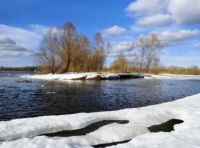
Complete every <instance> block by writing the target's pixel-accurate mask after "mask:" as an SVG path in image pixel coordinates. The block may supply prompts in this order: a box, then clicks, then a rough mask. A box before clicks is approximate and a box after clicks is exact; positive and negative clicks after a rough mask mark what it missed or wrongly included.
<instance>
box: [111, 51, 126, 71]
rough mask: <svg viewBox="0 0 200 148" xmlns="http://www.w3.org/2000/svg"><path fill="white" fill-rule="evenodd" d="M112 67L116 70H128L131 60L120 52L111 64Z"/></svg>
mask: <svg viewBox="0 0 200 148" xmlns="http://www.w3.org/2000/svg"><path fill="white" fill-rule="evenodd" d="M110 69H111V70H114V71H115V72H128V70H129V61H128V59H127V58H126V57H125V56H124V54H123V53H120V54H119V55H118V56H117V57H116V59H115V60H114V61H113V63H112V64H111V68H110Z"/></svg>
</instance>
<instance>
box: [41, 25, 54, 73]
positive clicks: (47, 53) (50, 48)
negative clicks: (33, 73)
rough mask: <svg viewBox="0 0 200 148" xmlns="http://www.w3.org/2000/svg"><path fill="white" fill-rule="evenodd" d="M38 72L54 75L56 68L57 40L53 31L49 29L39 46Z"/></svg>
mask: <svg viewBox="0 0 200 148" xmlns="http://www.w3.org/2000/svg"><path fill="white" fill-rule="evenodd" d="M38 58H39V65H40V66H39V69H38V70H39V71H40V72H42V73H48V72H51V73H53V74H54V73H55V72H56V67H57V40H56V35H55V33H54V31H53V29H49V31H48V32H47V34H46V35H45V36H44V37H43V40H42V42H41V44H40V51H39V53H38Z"/></svg>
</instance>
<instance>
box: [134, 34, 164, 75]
mask: <svg viewBox="0 0 200 148" xmlns="http://www.w3.org/2000/svg"><path fill="white" fill-rule="evenodd" d="M161 48H162V46H161V43H160V40H159V39H158V37H157V35H156V34H150V35H149V36H146V37H142V38H140V39H139V40H137V41H136V42H135V43H134V55H135V58H134V60H136V61H137V63H138V66H139V68H140V69H141V70H145V71H146V72H148V71H149V68H150V67H151V66H152V65H153V64H155V65H156V64H158V62H159V58H160V57H159V56H160V49H161Z"/></svg>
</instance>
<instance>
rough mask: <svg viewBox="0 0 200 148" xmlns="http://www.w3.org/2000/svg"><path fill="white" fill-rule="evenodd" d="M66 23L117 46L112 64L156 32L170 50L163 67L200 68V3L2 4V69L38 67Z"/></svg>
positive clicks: (52, 0)
mask: <svg viewBox="0 0 200 148" xmlns="http://www.w3.org/2000/svg"><path fill="white" fill-rule="evenodd" d="M194 4H195V5H194ZM183 10H184V11H183ZM67 21H71V22H73V23H74V25H75V26H76V28H77V30H78V31H79V32H80V33H81V34H86V35H88V36H89V37H92V35H93V34H94V33H95V32H97V31H99V32H101V33H102V34H103V36H104V37H105V39H107V40H109V41H110V42H111V43H112V44H113V45H112V46H113V49H112V53H111V55H110V56H109V58H108V60H107V63H110V62H111V61H112V57H113V56H114V55H116V54H117V53H118V52H121V51H123V52H125V53H127V54H130V52H131V51H130V47H131V45H132V43H133V41H134V40H136V39H137V38H138V37H140V36H145V35H148V34H150V33H152V32H154V33H157V34H158V37H159V38H160V39H161V41H162V42H163V43H164V44H165V45H166V46H165V48H163V49H162V54H161V62H162V64H164V65H167V66H170V65H178V66H191V65H198V66H200V0H59V1H57V0H1V5H0V66H27V65H34V64H36V59H35V58H34V57H33V54H34V53H35V52H37V51H38V46H39V43H40V41H41V39H42V36H43V34H44V33H45V32H46V31H47V30H48V28H49V27H60V26H62V25H63V24H64V23H65V22H67Z"/></svg>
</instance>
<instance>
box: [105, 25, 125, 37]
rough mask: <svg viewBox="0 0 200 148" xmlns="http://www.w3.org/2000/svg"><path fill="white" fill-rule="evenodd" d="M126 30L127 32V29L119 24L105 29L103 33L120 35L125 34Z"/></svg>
mask: <svg viewBox="0 0 200 148" xmlns="http://www.w3.org/2000/svg"><path fill="white" fill-rule="evenodd" d="M124 32H126V29H125V28H123V27H120V26H118V25H115V26H112V27H110V28H107V29H105V30H103V33H104V34H106V35H120V34H123V33H124Z"/></svg>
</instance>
